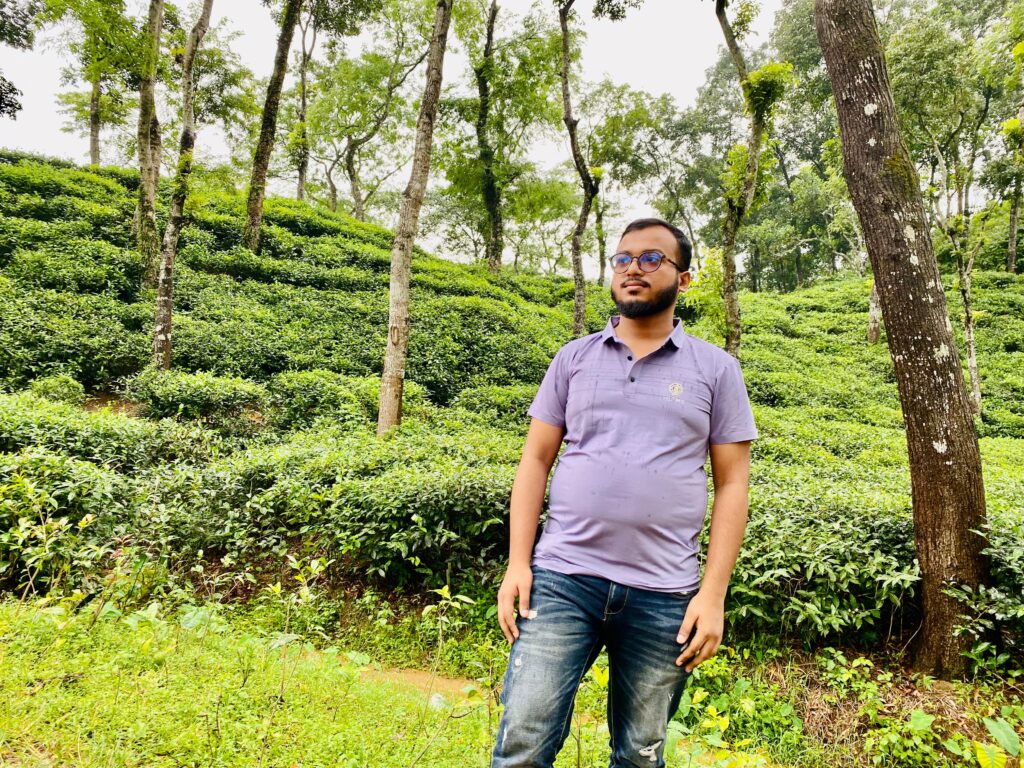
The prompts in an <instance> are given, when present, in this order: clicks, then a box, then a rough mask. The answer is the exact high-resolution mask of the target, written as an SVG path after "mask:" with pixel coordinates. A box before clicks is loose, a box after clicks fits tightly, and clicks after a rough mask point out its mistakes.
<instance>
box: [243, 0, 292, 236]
mask: <svg viewBox="0 0 1024 768" xmlns="http://www.w3.org/2000/svg"><path fill="white" fill-rule="evenodd" d="M301 10H302V0H285V4H284V13H283V14H282V17H281V34H280V35H278V38H277V53H276V55H275V56H274V71H273V72H272V73H271V75H270V83H269V84H268V85H267V98H266V101H264V103H263V122H262V124H261V125H260V137H259V140H258V141H257V143H256V153H255V154H254V155H253V159H252V178H251V179H250V181H249V201H248V204H247V206H246V221H245V229H244V230H243V232H242V245H244V246H245V247H246V248H248V249H249V250H250V251H252V252H253V253H255V252H257V251H258V250H259V247H260V226H261V225H262V223H263V198H264V197H265V196H266V193H267V169H268V168H269V167H270V155H271V153H273V151H274V137H275V134H276V133H277V113H278V109H279V108H280V106H281V88H282V87H283V86H284V76H285V73H286V72H287V71H288V51H289V50H290V49H291V47H292V38H293V37H294V36H295V27H296V26H297V25H298V22H299V13H300V12H301Z"/></svg>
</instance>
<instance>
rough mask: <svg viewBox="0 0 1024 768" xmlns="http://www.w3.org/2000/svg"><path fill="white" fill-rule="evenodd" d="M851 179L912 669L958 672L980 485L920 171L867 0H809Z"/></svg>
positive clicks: (976, 580)
mask: <svg viewBox="0 0 1024 768" xmlns="http://www.w3.org/2000/svg"><path fill="white" fill-rule="evenodd" d="M815 17H816V26H817V33H818V39H819V41H820V43H821V50H822V53H823V54H824V59H825V64H826V66H827V69H828V73H829V77H830V78H831V80H832V90H833V93H834V94H835V100H836V108H837V112H838V116H839V127H840V135H841V139H842V146H843V160H844V165H845V169H846V179H847V186H848V187H849V189H850V195H851V197H852V199H853V203H854V206H855V208H856V209H857V214H858V216H859V218H860V222H861V229H862V231H863V232H864V237H865V239H866V241H867V248H868V254H869V256H870V258H871V266H872V271H873V273H874V275H875V280H876V282H877V285H878V294H879V299H880V303H881V305H882V316H883V318H884V320H885V325H886V331H887V334H886V335H887V337H888V341H889V350H890V353H891V354H892V358H893V364H894V367H895V370H896V379H897V383H898V386H899V392H900V402H901V403H902V405H903V415H904V422H905V424H906V430H907V448H908V454H909V460H910V476H911V488H912V494H913V510H914V541H915V545H916V548H917V556H918V560H919V562H920V564H921V574H922V580H921V600H922V609H923V624H922V627H921V631H920V633H919V635H918V636H917V638H916V646H915V648H914V654H913V664H914V667H915V668H916V669H918V670H920V671H923V672H927V673H928V674H931V675H936V676H941V677H949V676H954V675H959V674H962V673H963V671H964V669H965V659H964V657H963V655H962V653H963V652H964V651H965V650H966V649H967V647H968V645H969V642H970V639H969V638H968V637H967V636H966V635H964V636H961V637H955V636H954V628H955V626H956V625H957V623H958V618H959V614H960V610H959V606H958V603H957V601H956V600H955V599H954V598H952V597H949V596H947V595H946V594H944V592H943V590H944V589H945V588H946V587H947V586H948V585H949V583H950V582H953V583H959V584H965V585H967V586H970V587H972V588H976V587H978V585H980V584H983V583H985V581H986V580H987V576H988V564H987V561H986V559H985V557H984V556H983V555H982V551H981V550H982V547H983V546H984V541H983V539H982V538H981V537H980V536H978V535H977V534H975V533H972V531H975V530H981V529H983V528H984V523H985V489H984V484H983V480H982V472H981V456H980V453H979V450H978V439H977V435H976V434H975V430H974V421H973V417H972V415H971V407H970V404H969V402H968V397H967V391H966V388H965V387H964V380H963V374H962V372H961V369H960V360H959V355H958V353H957V350H956V346H955V342H954V340H953V332H952V331H953V328H952V325H951V324H950V322H949V317H948V314H947V308H946V300H945V296H944V294H943V292H942V283H941V281H940V276H939V268H938V264H937V263H936V261H935V254H934V252H933V250H932V242H931V233H930V228H929V226H928V222H927V220H926V218H925V210H924V203H923V200H922V198H921V191H920V187H919V181H918V175H917V169H916V168H915V167H914V164H913V162H912V161H911V159H910V154H909V152H908V151H907V148H906V144H904V142H903V137H902V135H901V133H900V128H899V122H898V120H897V117H896V108H895V105H894V103H893V96H892V89H891V86H890V85H889V76H888V72H887V70H886V66H885V58H884V54H883V52H882V43H881V40H880V39H879V36H878V30H877V28H876V26H875V18H874V13H873V10H872V7H871V2H870V0H817V2H816V11H815Z"/></svg>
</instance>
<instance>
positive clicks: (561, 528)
mask: <svg viewBox="0 0 1024 768" xmlns="http://www.w3.org/2000/svg"><path fill="white" fill-rule="evenodd" d="M618 322H619V318H618V316H615V317H612V318H611V319H610V320H609V321H608V325H607V326H606V327H605V329H604V330H603V331H601V332H600V333H592V334H590V335H589V336H584V337H583V338H581V339H575V340H574V341H570V342H569V343H568V344H566V345H565V346H563V347H562V348H561V349H560V350H558V352H557V354H555V357H554V359H553V360H552V361H551V365H550V366H549V368H548V371H547V373H546V374H545V376H544V380H543V382H542V383H541V385H540V389H539V390H538V392H537V396H536V397H535V398H534V400H533V404H532V405H531V406H530V409H529V411H528V413H529V415H530V416H532V417H533V418H535V419H539V420H540V421H543V422H546V423H548V424H552V425H554V426H558V427H564V428H565V437H564V438H563V440H564V442H565V451H564V452H563V453H562V456H561V458H560V459H559V461H558V466H557V467H556V468H555V474H554V477H553V478H552V480H551V491H550V505H549V510H548V520H547V523H546V524H545V526H544V531H543V533H542V534H541V537H540V541H539V542H537V546H536V548H535V550H534V553H533V562H534V564H536V565H539V566H541V567H542V568H548V569H550V570H553V571H558V572H560V573H566V574H571V573H582V574H590V575H593V576H601V577H603V578H606V579H610V580H611V581H615V582H618V583H620V584H625V585H627V586H634V587H641V588H643V589H651V590H655V591H659V592H680V591H689V590H692V589H696V588H697V587H698V586H699V585H700V570H699V566H698V562H697V552H698V549H699V542H698V537H699V535H700V531H701V528H702V527H703V525H704V517H705V515H706V513H707V507H708V492H707V473H706V472H705V471H704V464H705V462H706V460H707V456H708V446H709V445H711V444H718V443H735V442H741V441H744V440H754V439H756V438H757V436H758V435H757V428H756V427H755V426H754V414H753V412H752V411H751V409H750V400H749V399H748V397H747V389H746V386H745V385H744V383H743V375H742V373H741V372H740V366H739V363H737V362H736V359H735V358H734V357H732V355H730V354H728V353H727V352H725V351H724V350H722V349H720V348H719V347H716V346H715V345H714V344H709V343H708V342H706V341H703V340H702V339H699V338H697V337H695V336H692V335H691V334H688V333H686V331H684V330H683V325H682V322H681V321H680V320H679V319H678V318H676V319H675V327H674V328H673V330H672V333H670V334H669V336H668V338H666V339H665V342H664V343H663V344H662V345H661V347H659V348H658V349H657V350H655V351H654V352H651V353H650V354H649V355H647V356H646V357H644V358H643V359H641V360H634V359H633V353H632V352H631V351H630V349H629V347H628V346H626V345H625V344H624V343H623V342H622V340H621V339H619V338H618V336H617V335H616V334H615V327H616V326H617V325H618Z"/></svg>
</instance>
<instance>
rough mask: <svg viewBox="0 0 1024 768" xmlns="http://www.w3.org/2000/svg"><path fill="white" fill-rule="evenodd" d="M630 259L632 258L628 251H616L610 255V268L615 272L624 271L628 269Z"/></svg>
mask: <svg viewBox="0 0 1024 768" xmlns="http://www.w3.org/2000/svg"><path fill="white" fill-rule="evenodd" d="M631 261H633V258H632V257H631V256H630V255H629V254H628V253H617V254H615V255H614V256H612V269H614V270H615V271H616V272H625V271H626V270H627V269H629V264H630V262H631Z"/></svg>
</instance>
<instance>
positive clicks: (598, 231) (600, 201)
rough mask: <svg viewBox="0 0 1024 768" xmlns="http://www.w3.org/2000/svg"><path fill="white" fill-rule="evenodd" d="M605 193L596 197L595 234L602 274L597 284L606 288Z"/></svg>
mask: <svg viewBox="0 0 1024 768" xmlns="http://www.w3.org/2000/svg"><path fill="white" fill-rule="evenodd" d="M604 209H605V203H604V195H598V196H597V197H596V198H594V234H595V235H597V263H598V265H599V268H600V270H601V271H600V274H599V276H598V278H597V284H598V285H600V286H601V287H602V288H604V278H605V269H606V268H607V266H608V259H607V250H606V248H607V234H606V233H605V231H604Z"/></svg>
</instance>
